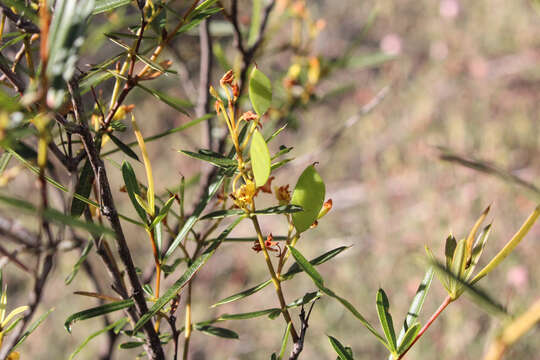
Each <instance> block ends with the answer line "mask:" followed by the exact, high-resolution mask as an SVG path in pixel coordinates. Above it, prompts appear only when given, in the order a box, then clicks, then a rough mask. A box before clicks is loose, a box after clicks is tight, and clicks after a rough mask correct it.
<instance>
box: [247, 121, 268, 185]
mask: <svg viewBox="0 0 540 360" xmlns="http://www.w3.org/2000/svg"><path fill="white" fill-rule="evenodd" d="M249 154H250V157H251V166H252V169H253V176H254V177H255V185H256V186H257V187H261V186H264V184H266V181H267V180H268V177H269V176H270V151H269V150H268V145H266V142H265V141H264V138H263V136H262V135H261V133H260V132H259V131H258V130H255V132H253V136H252V138H251V147H250V149H249Z"/></svg>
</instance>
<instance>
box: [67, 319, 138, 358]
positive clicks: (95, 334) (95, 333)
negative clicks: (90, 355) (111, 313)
mask: <svg viewBox="0 0 540 360" xmlns="http://www.w3.org/2000/svg"><path fill="white" fill-rule="evenodd" d="M127 322H128V319H127V317H123V318H121V319H120V320H118V321H116V322H114V323H112V324H110V325H108V326H106V327H105V328H103V329H100V330H98V331H96V332H94V333H92V334H91V335H90V336H89V337H87V338H86V339H85V340H84V341H83V342H82V343H81V345H79V346H78V347H77V349H75V351H74V352H73V353H71V355H70V356H69V360H72V359H74V358H75V356H77V354H78V353H80V352H81V350H82V349H84V347H85V346H86V345H88V343H89V342H90V340H92V339H94V338H95V337H97V336H99V335H101V334H103V333H106V332H108V331H111V330H113V329H114V328H115V327H117V326H121V325H125V324H126V323H127Z"/></svg>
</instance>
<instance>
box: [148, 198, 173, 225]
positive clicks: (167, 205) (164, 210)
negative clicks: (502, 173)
mask: <svg viewBox="0 0 540 360" xmlns="http://www.w3.org/2000/svg"><path fill="white" fill-rule="evenodd" d="M173 202H174V195H173V196H171V197H170V198H169V200H167V202H166V203H165V205H163V207H162V208H161V210H160V211H159V214H157V215H156V217H155V218H154V220H152V223H151V224H150V229H153V228H154V227H155V226H156V225H157V224H158V223H159V222H160V221H161V220H163V219H164V218H165V216H167V214H168V212H169V210H170V209H171V206H172V204H173Z"/></svg>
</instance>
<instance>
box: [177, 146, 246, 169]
mask: <svg viewBox="0 0 540 360" xmlns="http://www.w3.org/2000/svg"><path fill="white" fill-rule="evenodd" d="M180 152H182V153H184V154H186V155H187V156H190V157H192V158H195V159H198V160H203V161H207V162H209V163H211V164H213V165H216V166H218V167H220V168H224V169H228V168H229V167H236V166H237V163H236V160H233V159H230V158H228V157H226V156H223V155H221V154H218V153H216V152H213V151H210V150H199V152H197V153H194V152H192V151H188V150H180Z"/></svg>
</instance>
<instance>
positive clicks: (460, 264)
mask: <svg viewBox="0 0 540 360" xmlns="http://www.w3.org/2000/svg"><path fill="white" fill-rule="evenodd" d="M466 246H467V243H466V242H465V239H461V240H460V241H458V243H457V246H456V251H455V252H454V257H453V259H452V265H451V266H450V269H449V270H450V272H451V273H452V274H453V275H454V278H455V279H450V290H451V294H450V295H451V296H452V299H454V300H455V299H457V298H458V297H459V294H461V293H460V288H461V286H460V282H459V281H456V279H463V271H464V270H465V261H466V258H465V251H466V249H467V248H466Z"/></svg>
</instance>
